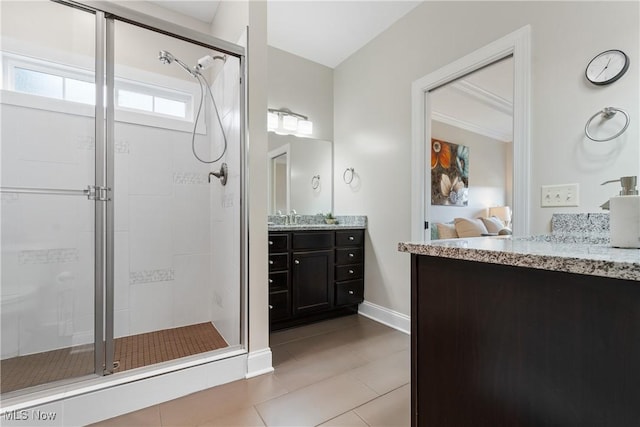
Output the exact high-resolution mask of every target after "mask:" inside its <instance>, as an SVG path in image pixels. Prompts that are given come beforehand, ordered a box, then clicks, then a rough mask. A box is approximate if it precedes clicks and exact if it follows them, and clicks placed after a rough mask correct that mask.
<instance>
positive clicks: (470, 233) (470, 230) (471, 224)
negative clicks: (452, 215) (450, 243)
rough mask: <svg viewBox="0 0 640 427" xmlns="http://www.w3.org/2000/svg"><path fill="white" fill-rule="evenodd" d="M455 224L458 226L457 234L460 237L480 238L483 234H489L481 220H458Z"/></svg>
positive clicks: (455, 220)
mask: <svg viewBox="0 0 640 427" xmlns="http://www.w3.org/2000/svg"><path fill="white" fill-rule="evenodd" d="M453 222H454V223H455V224H456V232H457V233H458V236H459V237H480V236H482V235H483V234H489V231H488V230H487V227H485V226H484V223H483V222H482V220H481V219H480V218H476V219H470V218H456V219H454V220H453Z"/></svg>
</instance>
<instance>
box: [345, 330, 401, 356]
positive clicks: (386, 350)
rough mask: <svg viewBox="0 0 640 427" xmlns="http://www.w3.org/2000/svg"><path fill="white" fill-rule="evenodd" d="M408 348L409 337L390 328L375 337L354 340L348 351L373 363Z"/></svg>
mask: <svg viewBox="0 0 640 427" xmlns="http://www.w3.org/2000/svg"><path fill="white" fill-rule="evenodd" d="M410 348H411V336H410V335H407V334H405V333H403V332H400V331H396V330H393V329H390V328H387V330H386V332H384V333H381V334H378V335H376V336H373V337H363V338H361V339H359V340H356V341H354V342H353V343H352V345H350V346H349V350H351V351H353V352H355V353H356V354H358V355H359V356H361V357H362V358H364V359H366V360H368V361H374V360H376V359H380V358H381V357H384V356H387V355H389V354H391V353H396V352H398V351H400V350H405V349H410Z"/></svg>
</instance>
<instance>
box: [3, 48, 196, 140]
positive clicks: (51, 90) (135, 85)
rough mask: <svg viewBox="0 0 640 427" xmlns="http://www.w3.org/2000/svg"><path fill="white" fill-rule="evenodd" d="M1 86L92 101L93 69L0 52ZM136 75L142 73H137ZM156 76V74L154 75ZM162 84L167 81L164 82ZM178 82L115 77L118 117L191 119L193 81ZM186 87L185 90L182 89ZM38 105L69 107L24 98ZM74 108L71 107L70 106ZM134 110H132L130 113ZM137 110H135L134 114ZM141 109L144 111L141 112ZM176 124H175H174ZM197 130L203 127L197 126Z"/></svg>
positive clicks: (141, 120) (167, 124) (134, 120)
mask: <svg viewBox="0 0 640 427" xmlns="http://www.w3.org/2000/svg"><path fill="white" fill-rule="evenodd" d="M2 59H3V65H4V66H3V71H4V73H3V74H4V76H5V77H4V80H5V81H4V82H3V88H6V89H7V90H11V91H14V92H18V93H21V94H27V95H35V96H37V97H43V98H52V99H57V100H63V101H70V102H75V103H80V104H85V105H95V102H96V101H95V85H94V83H93V73H92V72H91V71H87V70H83V69H81V68H76V67H71V66H68V65H63V64H58V63H55V62H52V61H45V60H42V59H35V58H29V57H26V56H21V55H16V54H14V53H6V52H5V53H3V54H2ZM137 74H138V76H139V77H142V76H143V73H140V72H138V73H137ZM156 80H157V78H156ZM165 84H170V83H166V82H165ZM186 86H189V87H185V85H184V84H183V85H181V87H182V88H183V90H176V89H169V88H167V87H165V86H160V85H157V84H155V85H154V84H151V83H143V82H141V81H136V80H131V79H127V78H123V77H118V78H116V80H115V87H116V104H115V106H116V109H117V110H119V111H118V114H119V117H118V119H120V120H121V121H127V122H131V123H140V124H148V125H157V126H161V127H171V125H172V123H171V122H164V123H163V122H161V121H160V122H158V121H157V120H154V119H151V118H150V117H145V116H144V115H147V116H157V117H160V118H162V117H168V118H172V119H177V120H181V121H186V122H193V109H194V99H195V97H196V96H199V95H198V94H197V93H196V92H198V91H199V89H198V88H197V86H196V85H195V84H191V85H186ZM184 89H187V90H184ZM21 101H22V103H29V104H31V105H34V106H38V107H39V108H45V109H54V110H58V111H68V106H66V105H58V104H51V103H43V102H39V101H38V99H33V98H32V99H23V100H21ZM71 108H73V107H71ZM129 113H133V114H129ZM136 113H138V114H136ZM140 113H142V114H144V115H142V116H141V115H140ZM174 127H175V126H174ZM198 131H199V132H201V133H203V132H204V128H203V127H202V126H200V128H199V129H198Z"/></svg>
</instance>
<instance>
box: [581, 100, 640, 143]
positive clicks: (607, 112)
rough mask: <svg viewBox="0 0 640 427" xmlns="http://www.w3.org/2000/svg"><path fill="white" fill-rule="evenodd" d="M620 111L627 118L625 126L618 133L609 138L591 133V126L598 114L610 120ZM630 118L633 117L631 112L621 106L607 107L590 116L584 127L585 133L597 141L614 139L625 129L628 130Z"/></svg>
mask: <svg viewBox="0 0 640 427" xmlns="http://www.w3.org/2000/svg"><path fill="white" fill-rule="evenodd" d="M618 111H619V112H621V113H622V114H623V115H624V118H625V123H624V126H623V127H622V129H621V130H620V132H618V133H616V134H615V135H613V136H611V137H609V138H595V137H594V136H593V135H591V133H589V126H590V125H591V122H592V121H593V119H595V118H596V117H598V116H602V117H603V118H604V119H605V120H609V119H610V118H612V117H613V116H615V115H616V113H617V112H618ZM630 120H631V119H630V118H629V114H628V113H627V112H626V111H624V110H622V109H620V108H616V107H605V108H604V109H603V110H600V111H598V112H597V113H595V114H594V115H593V116H591V117H590V118H589V120H587V124H586V125H585V127H584V133H585V135H587V138H589V139H590V140H592V141H595V142H605V141H611V140H612V139H615V138H617V137H619V136H620V135H622V134H623V133H624V131H625V130H627V128H628V127H629V121H630Z"/></svg>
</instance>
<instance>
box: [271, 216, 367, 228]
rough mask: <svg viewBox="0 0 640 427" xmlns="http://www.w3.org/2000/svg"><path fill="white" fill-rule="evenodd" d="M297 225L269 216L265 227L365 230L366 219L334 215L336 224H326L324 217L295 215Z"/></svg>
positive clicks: (363, 217)
mask: <svg viewBox="0 0 640 427" xmlns="http://www.w3.org/2000/svg"><path fill="white" fill-rule="evenodd" d="M296 219H297V220H298V223H297V224H285V223H284V216H281V215H270V216H269V217H268V221H267V226H268V228H269V231H307V230H347V229H348V230H354V229H355V230H366V228H367V217H366V216H364V215H339V216H338V215H336V220H337V221H338V223H337V224H326V223H325V222H324V216H323V215H322V214H318V215H297V216H296Z"/></svg>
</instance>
